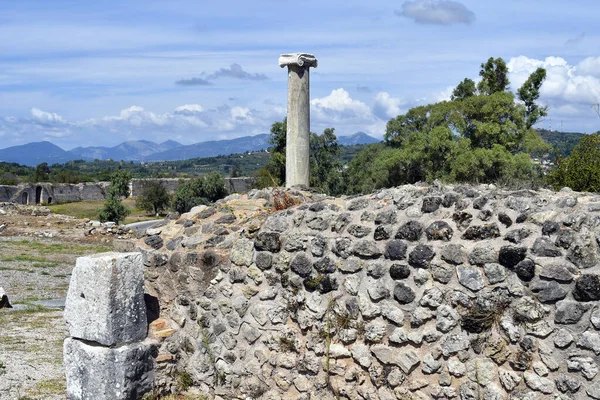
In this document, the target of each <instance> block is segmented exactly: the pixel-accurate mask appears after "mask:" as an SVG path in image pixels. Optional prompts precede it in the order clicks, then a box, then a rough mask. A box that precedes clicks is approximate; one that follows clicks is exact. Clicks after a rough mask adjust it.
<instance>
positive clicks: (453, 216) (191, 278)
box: [138, 185, 600, 399]
mask: <svg viewBox="0 0 600 400" xmlns="http://www.w3.org/2000/svg"><path fill="white" fill-rule="evenodd" d="M232 199H233V197H232ZM290 206H291V207H290ZM273 207H274V208H276V209H279V210H281V211H277V210H274V209H273ZM286 207H289V208H286ZM599 226H600V197H596V196H595V195H592V194H584V193H574V192H572V191H569V190H564V191H561V192H560V193H555V192H551V191H547V190H540V191H537V192H536V191H529V190H525V191H503V190H499V189H496V188H495V187H493V186H490V187H488V186H479V187H461V186H454V187H453V186H435V185H434V186H419V185H415V186H404V187H399V188H393V189H386V190H381V191H379V192H377V193H374V194H372V195H369V196H362V197H353V198H341V199H335V198H327V197H325V196H320V195H316V194H313V193H308V192H297V191H287V192H276V193H271V192H267V191H253V192H251V193H250V194H249V195H248V197H247V198H246V197H242V198H241V199H237V198H236V199H234V200H230V201H227V202H224V203H223V204H222V205H217V206H216V207H214V208H210V207H197V208H195V209H194V210H192V212H190V213H188V214H184V215H182V217H181V219H180V220H179V221H172V222H171V223H170V224H169V225H166V226H163V227H162V228H161V232H153V235H154V236H151V237H148V238H143V239H141V240H140V242H139V243H138V245H139V248H140V250H142V251H144V263H145V266H146V269H145V276H146V284H147V287H148V290H149V291H150V293H151V294H152V295H154V296H156V297H157V298H158V299H159V303H160V309H161V316H162V318H164V319H165V321H163V322H164V325H165V326H163V330H162V331H161V332H163V334H161V335H160V337H159V340H161V341H162V344H161V346H160V350H159V355H158V358H157V360H158V365H157V380H156V382H157V390H162V391H166V392H169V391H176V390H177V382H176V381H175V380H174V379H173V378H172V376H174V375H175V374H176V373H185V374H189V377H190V378H191V379H192V381H193V383H194V390H195V391H196V392H197V393H201V394H204V395H206V396H209V398H212V397H213V396H214V397H215V398H220V399H234V398H240V397H241V398H248V397H250V398H255V399H258V398H260V399H292V398H293V399H310V398H320V399H336V398H347V399H431V398H434V399H443V398H448V399H450V398H457V399H480V398H482V399H545V398H553V399H598V398H600V378H599V377H598V362H599V361H600V360H599V359H598V355H599V354H600V350H599V349H600V311H598V309H597V308H598V300H600V264H599V261H600V254H599V251H598V241H599V240H600V231H599V228H598V227H599ZM146 243H148V244H146ZM150 244H152V246H153V248H151V247H150Z"/></svg>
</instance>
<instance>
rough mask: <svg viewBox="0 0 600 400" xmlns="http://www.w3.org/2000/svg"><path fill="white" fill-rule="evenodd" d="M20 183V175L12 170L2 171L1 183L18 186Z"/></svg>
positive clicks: (0, 175) (0, 174)
mask: <svg viewBox="0 0 600 400" xmlns="http://www.w3.org/2000/svg"><path fill="white" fill-rule="evenodd" d="M18 184H19V177H18V176H17V175H15V174H13V173H12V172H3V173H0V185H10V186H16V185H18Z"/></svg>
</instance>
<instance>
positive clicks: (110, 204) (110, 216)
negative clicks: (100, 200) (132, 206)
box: [99, 186, 130, 224]
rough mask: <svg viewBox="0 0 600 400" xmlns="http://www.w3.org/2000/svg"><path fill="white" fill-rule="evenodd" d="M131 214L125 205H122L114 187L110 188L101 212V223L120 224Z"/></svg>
mask: <svg viewBox="0 0 600 400" xmlns="http://www.w3.org/2000/svg"><path fill="white" fill-rule="evenodd" d="M129 213H130V211H129V210H128V209H127V208H125V206H124V205H123V203H121V200H120V199H119V194H118V193H117V190H116V189H115V188H114V187H112V186H109V187H108V193H107V195H106V199H104V208H103V209H102V210H101V211H100V215H99V218H100V222H106V221H112V222H115V223H117V224H118V223H119V222H121V221H123V220H124V219H125V217H126V216H128V215H129Z"/></svg>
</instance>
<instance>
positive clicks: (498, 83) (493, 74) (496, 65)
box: [477, 57, 510, 95]
mask: <svg viewBox="0 0 600 400" xmlns="http://www.w3.org/2000/svg"><path fill="white" fill-rule="evenodd" d="M479 76H481V81H480V82H479V84H478V85H477V89H478V90H479V93H480V94H486V95H491V94H494V93H498V92H504V91H506V90H508V85H509V84H510V81H509V80H508V67H507V66H506V63H505V62H504V60H503V59H502V58H500V57H498V58H494V57H490V58H489V59H488V60H487V62H485V63H482V64H481V70H480V71H479Z"/></svg>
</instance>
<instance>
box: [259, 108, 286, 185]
mask: <svg viewBox="0 0 600 400" xmlns="http://www.w3.org/2000/svg"><path fill="white" fill-rule="evenodd" d="M286 135H287V118H285V119H284V120H283V121H282V122H275V123H273V125H271V138H270V139H269V143H270V144H271V145H272V146H271V147H269V153H271V158H270V160H269V161H268V162H267V165H265V168H264V170H263V171H259V172H258V176H257V179H258V180H259V181H260V182H259V184H260V186H261V187H267V186H280V185H282V184H283V183H284V182H285V150H286V140H287V139H286Z"/></svg>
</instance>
